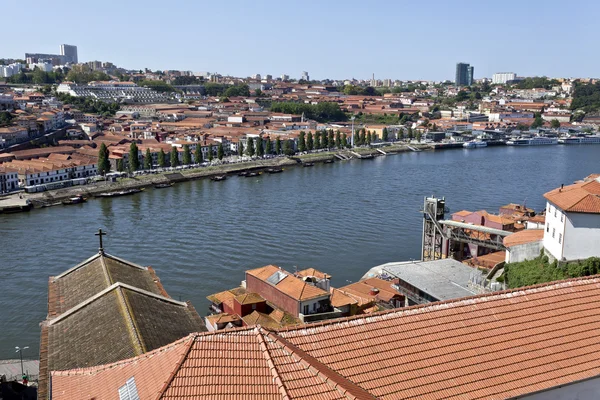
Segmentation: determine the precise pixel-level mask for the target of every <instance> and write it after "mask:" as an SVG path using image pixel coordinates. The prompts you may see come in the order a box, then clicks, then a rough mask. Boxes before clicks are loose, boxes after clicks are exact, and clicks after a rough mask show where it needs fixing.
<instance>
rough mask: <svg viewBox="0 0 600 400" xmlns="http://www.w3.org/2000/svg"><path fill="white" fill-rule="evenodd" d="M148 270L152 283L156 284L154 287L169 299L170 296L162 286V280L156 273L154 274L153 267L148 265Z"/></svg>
mask: <svg viewBox="0 0 600 400" xmlns="http://www.w3.org/2000/svg"><path fill="white" fill-rule="evenodd" d="M148 272H149V273H150V276H151V277H152V280H153V281H154V284H156V287H157V288H158V291H159V292H160V294H161V295H163V296H164V297H168V298H169V299H170V298H171V296H169V294H168V293H167V291H166V289H165V287H164V286H163V284H162V282H161V281H160V278H159V277H158V275H156V271H154V268H152V267H150V266H148Z"/></svg>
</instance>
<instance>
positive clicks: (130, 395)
mask: <svg viewBox="0 0 600 400" xmlns="http://www.w3.org/2000/svg"><path fill="white" fill-rule="evenodd" d="M119 400H140V396H139V395H138V391H137V387H136V386H135V379H134V378H129V379H128V380H127V382H125V384H124V385H123V386H121V387H120V388H119Z"/></svg>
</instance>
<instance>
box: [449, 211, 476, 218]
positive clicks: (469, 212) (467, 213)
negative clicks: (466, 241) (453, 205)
mask: <svg viewBox="0 0 600 400" xmlns="http://www.w3.org/2000/svg"><path fill="white" fill-rule="evenodd" d="M471 214H473V212H472V211H467V210H462V211H458V212H455V213H454V214H452V215H459V216H461V217H466V216H469V215H471Z"/></svg>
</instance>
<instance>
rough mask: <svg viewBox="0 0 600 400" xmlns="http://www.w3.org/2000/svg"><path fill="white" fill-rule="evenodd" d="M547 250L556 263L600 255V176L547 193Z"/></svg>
mask: <svg viewBox="0 0 600 400" xmlns="http://www.w3.org/2000/svg"><path fill="white" fill-rule="evenodd" d="M544 197H545V198H546V200H547V201H548V202H547V205H546V229H545V230H544V242H543V243H544V248H545V249H546V252H547V253H549V254H550V255H552V257H554V258H555V259H557V260H562V261H570V260H581V259H585V258H589V257H598V256H600V246H599V245H598V243H600V176H599V175H593V176H590V177H588V178H586V179H585V180H584V181H580V182H577V183H575V184H573V185H569V186H561V187H560V188H557V189H554V190H552V191H550V192H548V193H546V194H544Z"/></svg>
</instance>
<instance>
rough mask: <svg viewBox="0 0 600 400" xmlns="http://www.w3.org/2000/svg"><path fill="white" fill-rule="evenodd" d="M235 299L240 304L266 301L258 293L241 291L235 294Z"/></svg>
mask: <svg viewBox="0 0 600 400" xmlns="http://www.w3.org/2000/svg"><path fill="white" fill-rule="evenodd" d="M235 300H236V301H237V302H238V303H240V304H256V303H262V302H264V301H266V300H265V299H263V297H262V296H261V295H260V294H258V293H243V294H240V295H239V296H236V298H235Z"/></svg>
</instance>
